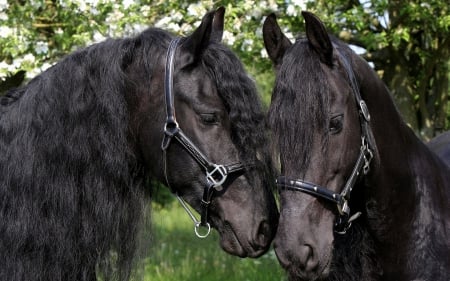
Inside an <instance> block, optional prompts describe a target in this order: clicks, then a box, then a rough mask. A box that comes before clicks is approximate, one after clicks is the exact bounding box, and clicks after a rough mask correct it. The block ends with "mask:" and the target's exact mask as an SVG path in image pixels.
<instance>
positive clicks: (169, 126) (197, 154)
mask: <svg viewBox="0 0 450 281" xmlns="http://www.w3.org/2000/svg"><path fill="white" fill-rule="evenodd" d="M180 40H181V38H175V39H173V40H172V41H171V42H170V45H169V48H168V50H167V55H166V65H165V75H164V93H165V103H166V123H165V124H164V137H163V141H162V144H161V149H162V150H163V155H164V176H165V178H166V182H167V185H168V186H169V188H170V184H169V178H168V175H167V157H166V153H167V150H168V148H169V146H170V144H171V143H172V140H175V141H177V142H178V143H179V144H180V145H181V146H182V147H183V148H184V150H186V152H188V153H189V155H190V156H191V157H192V158H193V159H194V160H195V161H196V162H197V163H198V164H199V165H200V166H201V167H202V168H203V169H204V170H205V177H206V184H205V188H204V190H203V196H202V200H201V207H202V212H201V219H200V221H199V220H198V219H196V218H195V216H194V214H193V213H192V212H191V210H190V209H189V207H188V206H187V204H186V203H185V202H184V200H183V199H182V198H181V197H180V196H179V195H178V194H177V192H176V191H174V190H172V192H174V193H175V194H176V196H177V199H178V200H179V201H180V203H181V205H182V207H183V208H184V209H185V210H186V212H187V213H188V215H189V217H190V218H191V219H192V221H193V222H194V226H195V227H194V230H195V234H196V235H197V236H198V237H200V238H205V237H207V236H208V235H209V233H210V231H211V226H210V224H209V223H208V208H209V204H210V203H211V198H212V195H213V193H214V190H220V189H221V188H222V184H223V183H225V181H226V179H227V176H228V175H229V174H231V173H242V172H243V171H244V167H243V165H242V164H241V163H236V164H231V165H221V164H215V163H213V162H211V161H209V160H208V158H207V157H206V156H205V155H204V154H203V153H202V152H201V151H200V149H199V148H198V147H197V146H196V145H195V144H194V143H193V142H192V141H191V140H190V139H189V138H188V137H187V136H186V135H185V134H184V132H183V131H182V130H181V128H180V127H179V125H178V122H177V120H176V117H175V105H174V93H173V80H174V77H173V69H174V60H175V53H176V50H177V46H178V44H179V42H180ZM201 226H203V227H205V228H206V232H205V233H200V227H201Z"/></svg>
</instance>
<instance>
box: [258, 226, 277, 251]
mask: <svg viewBox="0 0 450 281" xmlns="http://www.w3.org/2000/svg"><path fill="white" fill-rule="evenodd" d="M274 234H275V231H273V228H272V227H271V225H270V224H269V223H268V222H267V221H263V222H261V224H260V225H259V227H258V232H257V233H256V239H255V244H256V245H257V246H259V247H260V248H267V247H269V245H270V242H272V239H273V236H274Z"/></svg>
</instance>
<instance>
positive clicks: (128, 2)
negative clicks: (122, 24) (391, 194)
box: [122, 0, 135, 9]
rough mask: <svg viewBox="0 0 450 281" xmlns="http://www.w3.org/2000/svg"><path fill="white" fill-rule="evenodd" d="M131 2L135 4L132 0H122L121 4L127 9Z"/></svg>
mask: <svg viewBox="0 0 450 281" xmlns="http://www.w3.org/2000/svg"><path fill="white" fill-rule="evenodd" d="M133 4H135V2H134V0H123V1H122V5H123V7H124V8H125V9H128V8H129V7H130V6H131V5H133Z"/></svg>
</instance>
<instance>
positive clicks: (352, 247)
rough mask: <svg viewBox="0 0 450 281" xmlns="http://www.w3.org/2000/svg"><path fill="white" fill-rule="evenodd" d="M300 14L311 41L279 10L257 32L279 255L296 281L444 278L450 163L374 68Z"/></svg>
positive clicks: (448, 268) (448, 262) (449, 271)
mask: <svg viewBox="0 0 450 281" xmlns="http://www.w3.org/2000/svg"><path fill="white" fill-rule="evenodd" d="M302 14H303V17H304V18H305V22H306V38H299V39H297V40H296V42H295V43H291V42H290V40H289V39H288V38H287V37H286V36H285V35H284V34H283V33H282V31H281V29H280V27H279V26H278V24H277V21H276V17H275V15H270V16H268V17H267V19H266V20H265V23H264V28H263V34H264V42H265V46H266V49H267V51H268V54H269V57H270V58H271V60H272V61H273V63H274V65H275V68H276V81H275V87H274V90H273V96H272V103H271V105H270V109H269V122H270V124H271V127H272V129H273V132H274V136H275V139H276V143H277V145H276V147H277V149H278V153H279V157H280V162H281V173H282V175H283V176H280V177H279V178H278V180H277V183H278V188H279V192H280V197H281V210H280V221H279V226H278V230H277V235H276V237H275V240H274V248H275V252H276V254H277V257H278V260H279V261H280V263H281V265H282V266H283V267H284V268H285V269H286V270H287V271H288V273H289V277H290V279H291V280H346V281H347V280H364V281H370V280H396V281H400V280H429V281H436V280H440V281H444V280H448V277H449V276H450V239H449V238H448V237H449V235H450V201H449V200H450V199H449V198H450V169H449V167H447V166H446V165H445V164H444V163H443V162H442V161H441V159H439V158H438V157H437V156H436V155H435V154H434V153H432V152H431V151H430V150H429V149H428V148H427V146H426V145H425V144H424V143H422V142H421V141H420V140H419V139H418V138H417V137H416V136H415V134H414V132H413V131H412V130H411V129H410V128H409V127H408V126H407V125H406V124H405V122H404V121H403V120H402V118H401V116H400V115H399V113H398V111H397V109H396V107H395V105H394V103H393V101H392V98H391V97H390V94H389V91H388V90H387V88H386V86H385V85H384V84H383V82H382V81H381V80H380V79H379V78H378V77H377V75H376V73H375V72H374V71H373V69H372V68H371V67H370V66H369V65H368V64H367V63H366V62H365V61H364V60H362V59H361V58H360V57H359V56H357V55H356V54H355V53H354V52H353V51H351V49H350V48H349V47H348V46H347V45H346V44H344V43H343V42H340V41H339V40H337V39H335V38H333V37H331V36H329V35H328V34H327V32H326V28H325V26H324V25H323V23H322V22H321V21H320V20H319V19H318V18H317V17H316V16H314V15H313V14H311V13H308V12H303V13H302ZM369 113H370V114H369Z"/></svg>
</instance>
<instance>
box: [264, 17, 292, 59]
mask: <svg viewBox="0 0 450 281" xmlns="http://www.w3.org/2000/svg"><path fill="white" fill-rule="evenodd" d="M263 39H264V46H265V47H266V51H267V54H268V55H269V57H270V59H271V60H272V62H273V64H274V65H275V67H278V66H279V65H280V64H281V60H282V59H283V56H284V53H285V52H286V49H287V48H289V47H290V46H291V45H292V43H291V41H289V39H288V38H287V37H286V35H284V33H283V32H282V31H281V29H280V26H279V25H278V23H277V17H276V16H275V14H274V13H272V14H270V15H268V16H267V18H266V20H265V21H264V25H263Z"/></svg>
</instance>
